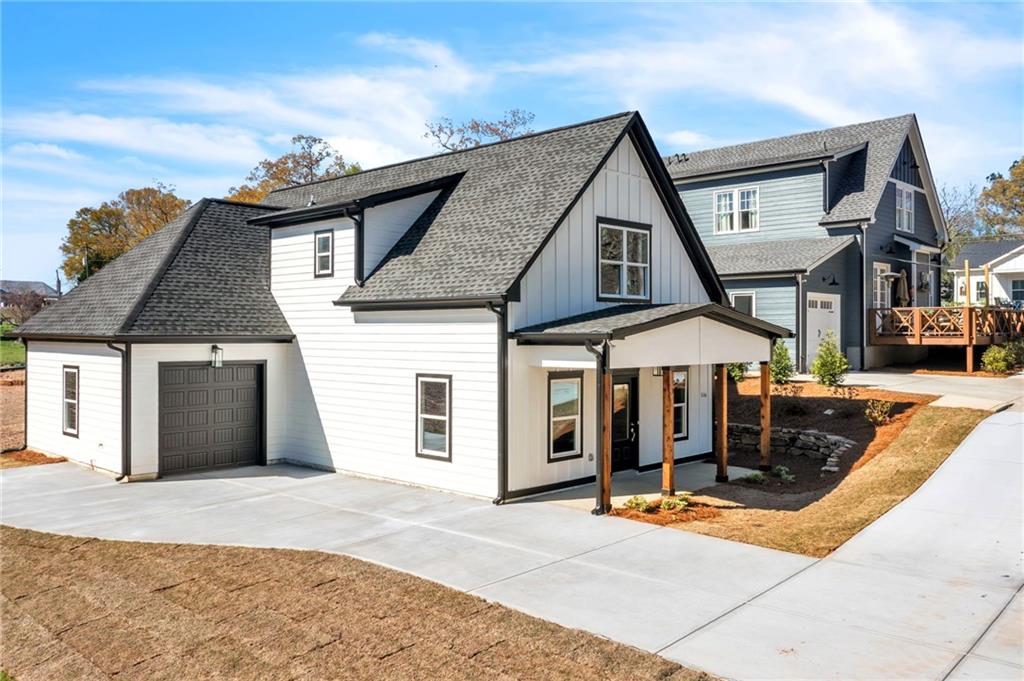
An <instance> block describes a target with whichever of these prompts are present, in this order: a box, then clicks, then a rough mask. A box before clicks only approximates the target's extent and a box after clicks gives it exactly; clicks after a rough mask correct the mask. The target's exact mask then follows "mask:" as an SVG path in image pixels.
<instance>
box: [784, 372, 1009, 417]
mask: <svg viewBox="0 0 1024 681" xmlns="http://www.w3.org/2000/svg"><path fill="white" fill-rule="evenodd" d="M798 378H799V379H800V380H807V381H813V380H814V377H813V376H808V375H801V376H798ZM846 384H847V385H856V386H870V387H874V388H881V389H883V390H893V391H896V392H904V393H916V394H919V395H940V397H939V399H938V400H936V401H935V402H933V404H934V405H935V406H937V407H966V408H968V409H989V410H991V409H996V408H997V407H1000V406H1002V405H1005V404H1006V403H1008V402H1014V401H1016V400H1020V399H1021V398H1022V397H1024V374H1017V375H1016V376H1010V377H1008V378H989V377H987V376H941V375H938V374H912V373H910V372H907V371H891V370H885V369H881V370H872V371H851V372H850V373H849V374H847V375H846Z"/></svg>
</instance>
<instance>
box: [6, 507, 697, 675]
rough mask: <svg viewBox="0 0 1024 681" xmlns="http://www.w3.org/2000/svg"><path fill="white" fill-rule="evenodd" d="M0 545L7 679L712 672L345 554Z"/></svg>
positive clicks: (57, 541) (74, 541)
mask: <svg viewBox="0 0 1024 681" xmlns="http://www.w3.org/2000/svg"><path fill="white" fill-rule="evenodd" d="M0 543H2V545H3V547H4V549H3V568H4V569H3V571H2V572H0V625H2V628H3V632H4V633H3V657H2V661H0V664H2V666H3V668H4V669H5V670H6V671H7V672H9V673H10V674H12V675H13V676H14V677H15V678H17V679H18V681H33V680H34V679H47V680H49V679H113V678H117V679H147V680H151V679H175V680H177V681H180V680H185V679H257V678H258V679H341V678H344V679H368V680H369V679H372V680H373V681H379V680H380V679H481V678H488V679H507V680H511V679H555V678H557V679H571V678H604V679H675V680H677V681H682V680H688V681H696V680H698V679H703V680H709V679H712V677H710V676H708V675H706V674H703V673H699V672H694V671H690V670H687V669H685V668H683V667H680V666H679V665H677V664H675V663H673V662H670V661H668V660H665V659H663V658H660V657H657V656H656V655H652V654H649V653H645V652H642V651H640V650H636V649H634V648H630V647H628V646H624V645H621V644H618V643H614V642H612V641H608V640H606V639H602V638H599V637H597V636H593V635H591V634H587V633H585V632H582V631H578V630H573V629H566V628H564V627H560V626H558V625H556V624H551V623H548V622H545V621H543V620H539V619H536V618H533V617H530V616H528V615H525V614H523V613H520V612H516V611H514V610H509V609H508V608H505V607H502V606H500V605H496V604H492V603H487V602H486V601H484V600H482V599H480V598H478V597H476V596H471V595H468V594H464V593H462V592H459V591H455V590H453V589H449V588H447V587H444V586H441V585H439V584H435V583H433V582H429V581H426V580H423V579H419V578H417V577H413V576H411V575H407V574H404V573H400V572H395V571H392V570H388V569H386V568H383V567H380V566H377V565H373V564H370V563H366V562H363V561H360V560H356V559H354V558H349V557H346V556H339V555H333V554H327V553H320V552H316V551H291V550H277V549H249V548H237V547H224V546H191V545H173V544H146V543H136V542H115V541H101V540H96V539H84V538H76V537H68V536H61V535H53V534H43V533H38V532H31V531H27V530H18V529H13V528H9V527H0Z"/></svg>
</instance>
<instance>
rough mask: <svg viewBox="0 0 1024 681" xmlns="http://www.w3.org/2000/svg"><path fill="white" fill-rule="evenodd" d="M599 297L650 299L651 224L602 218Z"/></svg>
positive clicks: (600, 226) (599, 237)
mask: <svg viewBox="0 0 1024 681" xmlns="http://www.w3.org/2000/svg"><path fill="white" fill-rule="evenodd" d="M597 232H598V235H599V236H598V240H599V249H598V250H599V252H598V296H597V297H598V300H609V299H611V300H639V301H645V300H650V297H651V272H650V270H651V226H650V225H644V224H640V223H635V222H625V221H624V220H611V219H606V218H599V219H598V222H597Z"/></svg>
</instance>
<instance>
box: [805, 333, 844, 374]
mask: <svg viewBox="0 0 1024 681" xmlns="http://www.w3.org/2000/svg"><path fill="white" fill-rule="evenodd" d="M849 370H850V363H849V362H848V361H847V360H846V355H844V354H843V353H842V352H840V351H839V344H838V343H837V342H836V335H835V333H833V332H832V331H827V332H826V333H825V337H824V338H822V339H821V344H820V345H818V354H817V355H816V356H815V357H814V362H813V363H812V364H811V373H812V374H814V377H815V378H817V379H818V383H820V384H821V385H823V386H826V387H829V388H836V387H838V386H840V385H842V384H843V381H845V380H846V372H847V371H849Z"/></svg>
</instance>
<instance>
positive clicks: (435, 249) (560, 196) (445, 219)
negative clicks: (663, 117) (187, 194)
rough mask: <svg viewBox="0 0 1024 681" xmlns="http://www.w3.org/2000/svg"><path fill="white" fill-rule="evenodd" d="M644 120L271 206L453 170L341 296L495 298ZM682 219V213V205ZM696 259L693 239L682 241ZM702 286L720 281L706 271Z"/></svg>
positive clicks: (397, 171)
mask: <svg viewBox="0 0 1024 681" xmlns="http://www.w3.org/2000/svg"><path fill="white" fill-rule="evenodd" d="M637 127H640V128H642V122H641V121H640V119H639V116H638V115H637V114H635V113H623V114H618V115H615V116H610V117H607V118H602V119H597V120H594V121H589V122H586V123H581V124H578V125H574V126H569V127H564V128H557V129H554V130H549V131H545V132H541V133H536V134H532V135H527V136H524V137H520V138H516V139H512V140H509V141H506V142H499V143H496V144H490V145H484V146H480V147H477V148H474V149H468V150H465V151H458V152H453V153H448V154H441V155H438V156H431V157H428V158H423V159H417V160H414V161H409V162H406V163H401V164H397V165H392V166H386V167H383V168H376V169H372V170H367V171H364V172H361V173H358V174H356V175H349V176H345V177H340V178H336V179H333V180H327V181H323V182H317V183H312V184H307V185H301V186H298V187H291V188H287V189H282V190H278V191H275V192H273V193H271V194H270V196H269V197H268V198H267V199H266V201H267V203H269V204H271V205H275V206H282V207H288V208H295V207H300V206H306V205H307V204H309V201H310V198H311V197H312V199H313V200H314V202H315V203H316V204H317V205H326V204H338V203H344V202H347V201H351V200H353V199H357V198H361V197H365V196H369V195H373V194H379V193H381V192H387V191H393V190H397V189H400V188H404V187H409V186H412V185H417V184H420V183H424V182H428V181H431V180H437V179H439V178H444V177H452V176H457V177H456V178H455V180H454V186H453V187H450V188H448V189H446V190H445V191H443V192H442V193H441V195H440V196H439V197H438V198H437V200H435V202H434V203H433V205H431V206H430V208H429V209H428V210H427V211H426V212H425V213H424V214H423V215H422V216H421V217H420V218H419V219H418V220H417V221H416V222H415V224H414V225H412V227H411V228H410V229H409V230H408V232H407V233H406V234H405V235H404V236H402V238H401V239H399V241H398V242H397V243H396V244H395V246H394V247H393V248H392V250H391V252H390V253H389V254H388V255H387V256H386V257H385V258H384V259H383V261H382V262H381V264H380V265H379V266H378V267H377V269H376V271H374V272H372V273H371V274H370V276H369V277H367V279H366V281H365V283H364V285H363V286H362V287H355V286H353V287H350V288H349V289H348V290H347V291H345V292H344V293H343V294H342V296H341V298H340V300H339V302H341V303H345V304H350V303H370V302H380V301H401V300H440V301H443V300H451V299H458V298H495V299H496V298H499V297H500V296H502V295H504V294H505V293H507V292H508V291H509V290H510V288H511V287H512V286H513V284H514V283H515V281H516V280H517V278H518V277H519V276H520V274H521V273H522V272H523V270H524V269H525V268H526V266H527V265H528V263H529V262H530V261H531V259H532V258H533V257H534V255H535V253H536V252H537V251H538V250H539V248H540V247H541V246H542V245H543V243H544V242H545V239H546V238H548V236H549V234H550V233H551V232H552V230H553V229H554V227H555V226H556V225H557V224H558V222H559V221H560V220H561V219H562V216H563V215H565V214H566V213H567V211H568V210H569V208H571V206H572V204H573V202H574V200H575V199H576V197H577V196H578V195H579V194H580V193H581V192H582V191H583V189H585V187H586V185H587V183H588V182H589V180H590V178H591V177H592V176H593V175H594V174H595V173H596V172H597V170H599V168H600V165H601V163H602V161H603V160H604V159H605V158H606V156H607V155H608V154H610V153H611V151H612V150H613V149H614V148H615V145H616V144H617V142H618V141H619V140H621V139H622V138H623V137H624V136H625V135H626V134H627V133H629V132H630V131H631V130H634V129H636V128H637ZM679 213H680V215H682V214H683V213H682V210H680V211H679ZM687 248H688V249H693V250H694V251H695V253H694V254H692V255H691V257H694V260H695V262H697V263H698V269H699V270H700V266H699V263H700V261H701V259H702V258H703V259H705V260H706V256H705V255H704V254H703V253H702V252H700V249H701V246H700V243H699V240H698V239H697V238H696V237H694V238H693V243H691V244H688V245H687ZM705 269H706V270H707V272H708V274H707V276H706V282H705V283H706V285H707V286H708V287H709V290H717V288H718V286H719V284H718V282H717V280H716V279H715V277H714V273H713V272H711V271H710V265H708V266H706V268H705Z"/></svg>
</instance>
